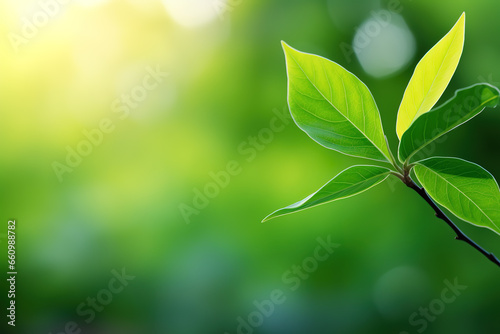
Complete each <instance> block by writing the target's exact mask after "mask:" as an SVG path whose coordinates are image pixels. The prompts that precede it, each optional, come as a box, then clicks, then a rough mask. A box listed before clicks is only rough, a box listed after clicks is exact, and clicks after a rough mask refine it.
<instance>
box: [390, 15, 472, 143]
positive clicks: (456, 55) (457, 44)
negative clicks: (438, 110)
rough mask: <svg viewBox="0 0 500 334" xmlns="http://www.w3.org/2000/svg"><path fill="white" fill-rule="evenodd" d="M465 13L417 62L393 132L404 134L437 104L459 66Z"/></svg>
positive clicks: (399, 134)
mask: <svg viewBox="0 0 500 334" xmlns="http://www.w3.org/2000/svg"><path fill="white" fill-rule="evenodd" d="M464 36H465V13H463V14H462V16H461V17H460V19H459V20H458V21H457V23H456V24H455V26H454V27H453V28H452V29H451V30H450V31H449V32H448V34H446V36H444V37H443V38H442V39H441V40H440V41H439V42H438V43H437V44H436V45H434V47H433V48H432V49H430V50H429V52H427V54H426V55H425V56H424V57H423V58H422V60H420V62H419V63H418V64H417V67H416V68H415V71H414V72H413V76H412V77H411V79H410V82H409V83H408V87H406V90H405V93H404V96H403V101H402V102H401V105H400V106H399V111H398V120H397V125H396V130H397V133H398V137H399V138H400V139H401V137H402V136H403V133H404V132H405V131H406V130H407V129H408V128H409V127H410V125H411V124H412V123H413V121H414V120H416V119H417V118H418V117H419V116H420V115H422V114H424V113H426V112H428V111H429V110H431V108H432V107H433V106H434V104H436V102H437V101H438V100H439V98H440V97H441V95H442V94H443V92H444V90H445V89H446V87H447V86H448V83H449V82H450V80H451V77H452V76H453V74H454V73H455V70H456V68H457V66H458V62H459V60H460V57H461V56H462V50H463V46H464Z"/></svg>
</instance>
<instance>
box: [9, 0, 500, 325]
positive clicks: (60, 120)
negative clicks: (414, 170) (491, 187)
mask: <svg viewBox="0 0 500 334" xmlns="http://www.w3.org/2000/svg"><path fill="white" fill-rule="evenodd" d="M388 10H391V12H389V11H388ZM463 11H465V12H466V13H467V23H466V43H465V50H464V54H463V56H462V60H461V63H460V65H459V67H458V70H457V72H456V74H455V76H454V78H453V80H452V81H451V83H450V86H449V88H448V90H447V91H446V92H445V94H444V96H443V98H442V100H441V101H444V100H445V99H448V98H449V97H451V96H452V94H453V92H454V90H455V89H459V88H462V87H465V86H468V85H471V84H474V83H477V82H480V81H487V82H489V83H491V84H494V85H496V86H500V67H499V65H498V64H499V60H500V39H499V38H498V31H500V20H499V19H498V15H499V13H500V3H499V2H498V1H493V0H491V1H486V0H478V1H474V2H471V1H465V0H460V1H429V0H413V1H397V0H391V1H368V0H356V1H338V0H328V1H327V0H321V1H320V0H314V1H312V0H309V1H305V0H303V1H298V0H274V1H263V0H189V1H187V0H182V1H181V0H163V1H160V0H86V1H84V0H74V1H62V0H61V1H60V2H57V1H56V0H53V1H51V0H42V1H28V0H23V1H21V0H1V2H0V35H1V36H2V38H1V39H0V55H1V58H0V110H1V114H0V115H1V118H0V136H1V137H0V138H1V139H0V152H1V154H0V166H1V167H0V168H1V173H0V187H1V189H2V195H1V202H0V209H1V210H0V212H1V213H2V221H3V222H2V225H1V226H4V227H2V229H1V230H0V234H1V237H2V239H1V242H2V253H3V254H6V243H5V240H6V239H5V234H6V231H7V228H6V226H7V221H8V219H13V218H15V219H16V221H17V229H16V231H17V249H18V250H17V252H18V264H17V266H18V268H17V269H18V272H19V274H18V281H17V296H16V297H17V298H16V305H17V326H16V328H7V326H6V322H7V321H6V318H5V317H4V313H2V319H3V320H2V324H1V326H2V328H7V329H8V330H10V331H11V332H13V333H54V334H55V333H71V332H74V333H80V332H79V331H78V330H81V333H123V334H128V333H131V334H132V333H133V334H136V333H167V334H191V333H193V334H194V333H203V334H212V333H214V334H215V333H218V334H223V333H226V332H227V333H230V334H233V333H262V334H266V333H288V334H294V333H398V334H405V333H419V332H425V333H429V334H431V333H456V334H459V333H498V332H500V322H499V319H498V312H499V311H500V305H499V300H500V289H499V288H498V282H499V279H500V272H499V270H498V268H497V267H495V266H494V265H493V264H492V263H490V262H488V261H487V260H486V259H485V258H483V257H482V256H481V255H480V254H479V253H478V252H476V251H474V250H473V249H472V248H471V247H469V246H466V245H465V244H463V243H460V242H458V241H455V240H454V239H453V237H454V235H453V233H452V231H451V230H450V229H449V227H447V226H446V225H445V224H444V223H443V222H442V221H440V220H437V219H436V218H435V217H434V216H433V212H432V210H431V209H430V208H429V207H428V206H427V204H426V203H425V202H424V201H423V200H422V199H421V198H420V197H418V196H417V195H416V194H415V193H413V192H412V191H410V190H409V189H406V187H405V186H404V185H403V184H400V182H399V181H398V182H396V181H397V180H395V179H394V180H389V181H386V182H385V183H383V184H381V185H379V186H377V187H376V188H374V189H372V190H370V191H369V192H366V193H363V194H361V195H359V196H356V197H353V198H351V199H349V200H343V201H339V202H335V203H332V204H329V205H323V206H320V207H318V208H314V209H311V210H306V211H303V212H301V213H298V214H295V215H289V216H286V217H282V218H279V219H276V220H272V221H270V222H267V223H265V224H261V223H260V221H261V219H262V218H263V217H264V216H266V215H267V214H268V213H270V212H272V211H273V210H275V209H277V208H280V207H282V206H285V205H288V204H291V203H293V202H295V201H298V200H300V199H302V198H304V197H305V196H306V195H308V194H310V193H312V192H313V191H315V190H317V189H318V188H319V187H320V186H321V185H323V184H324V183H325V182H326V181H328V180H329V179H330V178H332V177H333V176H334V175H336V174H337V173H338V172H340V171H341V170H343V169H344V168H346V167H348V166H350V165H352V164H360V163H366V162H364V161H363V160H361V159H358V158H352V157H348V156H344V155H342V154H340V153H337V152H334V151H330V150H327V149H325V148H323V147H321V146H319V145H318V144H316V143H315V142H313V141H312V140H310V139H309V138H308V137H307V136H306V135H305V134H304V133H303V132H301V131H300V130H299V129H298V128H297V127H296V126H295V125H294V124H293V123H292V122H291V121H290V119H289V118H288V119H287V118H286V117H284V116H281V118H277V116H276V115H283V114H284V111H285V112H286V73H285V62H284V57H283V53H282V50H281V46H280V41H281V40H285V41H286V42H287V43H289V44H290V45H292V46H294V47H295V48H298V49H299V50H303V51H307V52H311V53H316V54H320V55H322V56H325V57H327V58H329V59H332V60H334V61H336V62H338V63H339V64H341V65H343V66H344V67H346V68H347V69H348V70H350V71H352V72H353V73H355V74H356V75H357V76H358V77H359V78H360V79H361V80H362V81H364V82H365V83H366V84H367V86H368V87H369V88H370V90H371V91H372V93H373V95H374V97H375V99H376V101H377V104H378V106H379V109H380V113H381V116H382V119H383V123H384V129H385V131H386V134H387V136H388V138H389V141H390V144H391V147H392V148H393V150H396V149H397V137H396V134H395V124H396V113H397V110H398V107H399V103H400V101H401V98H402V96H403V92H404V89H405V87H406V85H407V83H408V81H409V79H410V77H411V74H412V71H413V68H414V66H415V65H416V63H417V62H418V60H419V59H420V58H421V57H422V56H423V55H424V54H425V53H426V52H427V50H429V49H430V48H431V47H432V46H433V45H434V44H435V43H436V42H437V41H438V40H439V39H440V38H441V37H442V36H444V34H445V33H446V32H447V31H448V30H449V29H450V28H451V27H452V25H453V24H454V23H455V22H456V20H457V19H458V18H459V16H460V14H461V13H462V12H463ZM155 71H156V74H155V76H153V75H151V73H155ZM102 122H104V124H105V125H104V128H106V129H107V130H108V131H107V132H103V131H102V130H96V129H99V127H101V126H102ZM106 124H107V125H106ZM499 125H500V114H499V113H498V110H487V111H486V112H485V113H483V114H482V115H481V116H480V117H478V118H476V119H474V120H472V121H471V122H469V123H467V124H466V125H465V126H463V127H461V128H460V129H457V130H455V131H454V132H452V133H451V134H450V135H449V136H447V139H446V140H445V141H444V142H443V143H440V144H439V145H437V146H436V147H435V148H432V149H431V151H432V152H431V153H432V154H436V155H453V156H458V157H461V158H464V159H467V160H470V161H474V162H476V163H479V164H480V165H482V166H483V167H485V168H486V169H488V170H489V171H490V172H491V173H492V174H493V175H495V176H496V178H497V179H498V178H500V155H499V154H498V152H499V149H500V140H499V139H498V136H497V134H498V128H499ZM270 129H274V130H270ZM87 137H89V138H92V140H93V141H94V144H93V143H91V142H90V141H89V139H88V138H87ZM72 150H75V151H76V152H77V153H78V151H80V152H83V153H84V154H83V155H81V156H80V159H79V158H78V157H75V156H74V154H73V155H72V154H71V153H68V152H71V151H72ZM68 154H69V155H70V156H72V157H71V158H69V159H70V163H72V164H73V167H70V166H68V165H67V161H66V160H67V158H68ZM79 155H80V154H79ZM80 160H81V161H80ZM55 162H56V164H54V163H55ZM58 164H60V165H58ZM228 164H229V165H230V166H229V168H230V169H233V170H232V171H233V172H234V173H233V174H232V175H229V174H227V175H226V174H225V173H224V172H221V171H225V170H226V168H227V167H228ZM63 165H66V167H61V166H63ZM55 166H59V167H55ZM54 168H56V169H58V168H59V169H58V170H59V177H58V175H57V173H56V172H55V170H54ZM60 168H63V169H60ZM61 171H62V172H61ZM214 174H215V175H218V176H219V179H220V180H219V181H220V183H221V185H219V186H214V180H213V175H214ZM228 175H229V177H227V176H228ZM199 192H201V193H204V192H208V194H209V195H210V197H211V198H207V199H206V200H204V199H203V198H200V195H199ZM193 201H197V205H198V208H196V207H194V206H193V205H194V204H193ZM188 206H189V208H188ZM455 220H456V222H457V223H458V224H459V226H460V227H461V228H463V230H464V231H465V232H466V233H468V234H469V235H470V236H471V237H472V238H473V239H474V240H476V241H477V242H478V243H480V244H481V245H483V246H484V247H485V248H487V249H488V250H490V251H493V252H496V253H499V254H500V237H499V236H498V235H495V234H494V233H492V232H491V231H489V230H486V229H480V228H476V227H473V226H470V225H468V224H466V223H464V222H461V221H459V220H458V219H455ZM328 237H329V238H330V240H331V241H332V242H333V243H336V244H338V245H340V246H339V247H338V248H336V249H335V251H334V252H333V254H331V255H330V256H329V257H328V258H327V260H325V261H323V262H320V263H319V264H318V266H317V267H318V268H317V269H316V268H314V270H311V271H312V272H311V273H309V274H308V277H307V278H306V279H302V280H301V281H300V286H299V287H298V288H297V289H296V290H292V289H291V287H292V284H289V283H287V281H286V280H284V278H283V275H285V276H287V275H288V274H290V272H289V270H291V268H293V267H292V266H294V265H301V264H303V263H304V262H303V261H306V262H307V259H308V257H310V256H311V255H312V254H314V251H315V249H316V247H317V246H318V241H317V238H323V240H327V239H328ZM2 258H3V259H6V256H4V255H2ZM5 261H6V260H5ZM4 263H6V262H4ZM3 268H4V267H3ZM5 268H6V265H5ZM123 268H125V269H124V270H126V273H127V275H131V276H135V278H134V279H133V280H130V281H129V282H128V283H127V284H128V285H127V286H125V287H124V288H123V290H122V291H121V292H119V293H114V294H112V297H111V298H112V300H109V296H110V294H109V292H107V291H109V283H110V282H111V281H112V278H113V277H114V274H113V273H112V271H113V270H115V271H117V272H122V269H123ZM6 271H7V269H5V270H4V274H2V275H5V272H6ZM4 277H5V276H4ZM455 279H456V280H457V281H458V282H459V283H460V284H461V285H464V286H466V287H467V288H466V289H465V290H462V291H460V292H458V293H460V295H459V296H457V297H456V299H455V300H454V301H453V302H450V303H443V302H442V301H441V300H442V293H443V291H444V289H445V288H446V287H447V283H445V280H448V281H449V282H451V283H453V282H454V280H455ZM0 288H1V289H2V292H1V294H2V296H3V297H2V309H5V308H6V307H7V303H8V301H7V299H6V291H7V289H8V287H7V284H6V280H5V279H3V280H2V283H1V284H0ZM275 290H281V291H282V292H283V293H284V297H283V298H284V301H283V298H281V299H280V300H281V301H283V302H282V303H280V304H279V305H275V306H273V307H272V308H271V307H270V306H269V304H266V303H264V304H263V305H267V306H268V309H267V311H265V312H261V313H266V314H264V315H262V316H260V318H259V315H258V314H257V313H256V312H258V307H257V306H256V304H255V302H257V304H259V303H260V304H262V301H264V300H268V299H269V298H270V296H271V292H272V291H275ZM4 291H5V293H4ZM96 297H97V300H98V301H99V300H101V302H102V301H105V303H106V305H104V306H103V307H102V305H103V303H101V304H99V305H101V306H99V307H98V309H99V311H95V317H93V319H92V320H91V321H88V322H87V321H86V320H89V313H87V315H84V316H82V315H81V314H79V313H81V312H79V311H78V307H79V306H80V305H81V303H84V304H86V303H87V301H88V299H87V298H96ZM106 298H107V299H106ZM429 306H430V307H431V308H430V310H431V311H430V316H429V317H427V318H426V317H425V316H423V315H421V314H419V313H418V312H425V311H422V309H421V308H429ZM85 307H86V309H90V307H88V306H85ZM80 311H82V309H80ZM414 312H417V313H418V314H417V315H416V316H415V315H414ZM412 315H413V321H410V320H409V319H410V318H412ZM249 316H250V318H251V319H250V320H249V319H248V318H249ZM239 317H241V318H239ZM252 317H253V318H252ZM241 319H244V321H245V322H247V323H250V322H253V323H254V324H256V326H251V328H250V327H249V325H244V326H243V325H241ZM71 322H75V323H76V324H77V326H78V327H72V326H73V325H71ZM68 323H69V324H70V325H68ZM257 325H258V326H257ZM68 326H69V329H68ZM65 327H66V328H65ZM238 327H239V328H238ZM67 329H68V330H67Z"/></svg>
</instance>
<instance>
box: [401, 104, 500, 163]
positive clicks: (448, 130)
mask: <svg viewBox="0 0 500 334" xmlns="http://www.w3.org/2000/svg"><path fill="white" fill-rule="evenodd" d="M497 98H498V95H497V96H493V97H491V98H490V99H488V100H485V101H484V103H482V104H480V105H479V106H478V107H476V108H475V109H474V110H472V111H471V112H469V113H468V114H472V113H474V112H475V111H476V110H478V109H480V108H482V109H485V108H486V106H485V104H487V103H489V102H491V101H493V100H494V99H497ZM421 116H423V115H421ZM461 119H463V118H461ZM455 124H456V123H455ZM461 124H462V123H459V124H457V125H456V126H455V127H453V128H451V129H447V130H446V132H441V133H440V134H439V135H436V136H434V137H433V138H432V139H430V140H428V141H427V142H426V144H424V145H421V146H419V147H418V148H417V149H415V150H414V151H413V153H412V154H410V155H409V156H408V158H406V159H405V162H408V161H410V159H411V158H413V156H414V155H415V154H417V152H418V151H420V150H421V149H422V148H424V147H426V146H427V145H429V144H430V143H431V142H433V141H434V140H436V139H437V138H439V137H440V136H442V135H444V134H445V133H448V132H450V131H451V130H453V129H454V128H456V127H457V126H459V125H461ZM425 125H426V126H427V122H426V123H425ZM410 127H411V126H410ZM411 135H412V139H413V132H411ZM412 142H413V141H412Z"/></svg>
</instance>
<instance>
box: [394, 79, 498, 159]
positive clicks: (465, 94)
mask: <svg viewBox="0 0 500 334" xmlns="http://www.w3.org/2000/svg"><path fill="white" fill-rule="evenodd" d="M499 102H500V91H499V90H498V88H496V87H493V86H491V85H489V84H476V85H473V86H470V87H467V88H464V89H459V90H457V91H456V92H455V96H453V97H452V98H451V99H450V100H448V101H447V102H445V103H444V104H443V105H441V106H440V107H438V108H436V109H433V110H431V111H429V112H428V113H425V114H423V115H422V116H420V117H419V118H418V119H417V120H415V122H413V124H412V125H411V126H410V128H409V129H408V130H406V132H405V133H404V134H403V137H402V138H401V142H400V143H399V160H400V161H401V162H405V161H406V162H410V161H411V158H412V157H414V155H415V154H416V153H417V152H419V150H421V149H422V148H424V147H425V146H427V145H429V144H430V143H431V142H433V141H434V140H436V139H438V138H439V137H441V136H442V135H444V134H446V133H447V132H449V131H451V130H453V129H454V128H456V127H458V126H460V125H462V124H463V123H465V122H467V121H468V120H470V119H471V118H473V117H474V116H476V115H478V114H479V113H480V112H481V111H483V110H484V108H486V107H491V108H494V107H496V106H497V105H498V104H499Z"/></svg>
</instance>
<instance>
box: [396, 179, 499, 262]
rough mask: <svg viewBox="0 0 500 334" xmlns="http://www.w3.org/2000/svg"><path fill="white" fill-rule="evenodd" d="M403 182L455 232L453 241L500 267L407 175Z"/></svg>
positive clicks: (490, 255) (493, 258)
mask: <svg viewBox="0 0 500 334" xmlns="http://www.w3.org/2000/svg"><path fill="white" fill-rule="evenodd" d="M403 182H404V183H405V184H406V185H407V186H408V187H410V188H411V189H413V190H415V191H416V192H417V193H418V194H419V195H420V196H421V197H422V198H423V199H425V201H426V202H427V203H428V204H429V205H430V206H431V207H432V208H433V209H434V211H435V212H436V217H438V218H439V219H442V220H444V222H445V223H446V224H448V226H450V227H451V228H452V229H453V231H455V233H456V234H457V236H456V237H455V239H457V240H462V241H465V242H466V243H468V244H469V245H471V246H472V247H474V248H475V249H477V250H478V251H479V252H480V253H481V254H483V255H484V256H486V257H487V258H488V259H489V260H490V261H491V262H493V263H494V264H496V265H497V266H499V267H500V260H498V258H497V257H496V256H495V255H493V253H490V252H488V251H486V250H485V249H484V248H482V247H481V246H479V245H478V244H476V243H475V242H474V241H472V239H471V238H469V237H468V236H467V235H465V234H464V233H463V232H462V231H461V230H460V229H459V228H458V226H457V225H455V224H454V223H453V222H452V221H451V220H450V218H448V217H447V216H446V215H445V213H444V212H443V211H442V210H441V208H440V207H439V206H437V204H436V203H435V202H434V201H433V200H432V198H430V197H429V195H428V194H427V192H426V191H425V189H424V188H420V187H419V186H418V185H417V184H416V183H415V182H414V181H413V180H412V179H411V178H410V177H409V176H408V175H406V177H405V179H404V181H403Z"/></svg>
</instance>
